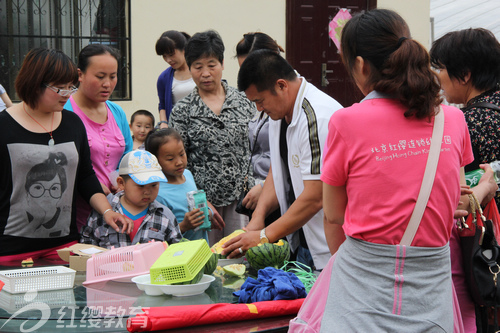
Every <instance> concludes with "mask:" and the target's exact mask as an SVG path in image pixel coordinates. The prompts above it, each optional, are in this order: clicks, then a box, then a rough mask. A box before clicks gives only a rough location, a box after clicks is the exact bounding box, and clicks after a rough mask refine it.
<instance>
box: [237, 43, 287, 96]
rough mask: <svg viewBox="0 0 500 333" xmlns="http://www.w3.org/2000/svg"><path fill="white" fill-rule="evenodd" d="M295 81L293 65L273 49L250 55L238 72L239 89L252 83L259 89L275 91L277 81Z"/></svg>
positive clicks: (242, 89) (243, 88) (245, 87)
mask: <svg viewBox="0 0 500 333" xmlns="http://www.w3.org/2000/svg"><path fill="white" fill-rule="evenodd" d="M279 79H284V80H287V81H293V80H296V79H297V74H296V73H295V70H294V69H293V67H292V66H290V64H289V63H288V62H287V61H286V60H285V59H284V58H283V57H282V56H280V55H279V54H277V53H276V52H275V51H271V50H257V51H254V52H252V53H250V54H249V55H248V57H247V58H246V59H245V61H244V62H243V64H242V65H241V68H240V71H239V73H238V89H239V90H240V91H245V90H247V89H248V87H250V86H251V85H252V84H253V85H255V87H256V88H257V91H259V92H260V91H264V90H269V91H270V92H271V93H273V94H274V93H275V92H276V91H275V89H274V87H275V85H276V81H278V80H279Z"/></svg>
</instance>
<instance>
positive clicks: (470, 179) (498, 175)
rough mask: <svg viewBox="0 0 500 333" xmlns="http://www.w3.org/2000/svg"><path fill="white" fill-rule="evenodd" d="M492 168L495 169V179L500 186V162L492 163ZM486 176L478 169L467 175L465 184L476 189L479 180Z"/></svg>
mask: <svg viewBox="0 0 500 333" xmlns="http://www.w3.org/2000/svg"><path fill="white" fill-rule="evenodd" d="M490 166H491V168H492V169H493V175H494V177H495V181H496V182H497V184H500V161H494V162H491V163H490ZM483 174H484V170H483V169H477V170H473V171H469V172H466V173H465V182H466V183H467V185H469V186H470V187H474V186H476V185H477V184H478V183H479V179H481V176H482V175H483Z"/></svg>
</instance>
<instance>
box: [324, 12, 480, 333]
mask: <svg viewBox="0 0 500 333" xmlns="http://www.w3.org/2000/svg"><path fill="white" fill-rule="evenodd" d="M341 52H342V60H343V62H344V65H345V67H346V69H347V71H348V72H349V73H350V74H351V76H352V77H353V79H354V81H355V82H356V84H357V86H358V88H359V89H360V90H361V92H362V93H363V94H364V95H365V96H366V97H365V98H364V99H363V100H362V101H361V102H360V103H358V104H354V105H352V106H351V107H348V108H345V109H342V110H338V111H336V112H335V113H334V114H333V116H332V118H331V120H330V123H329V127H328V128H329V133H328V138H327V141H326V144H325V147H326V148H325V153H324V162H323V170H322V175H321V180H322V181H323V182H324V186H323V209H324V213H325V233H326V238H327V241H328V243H329V246H330V250H331V251H332V253H334V252H336V256H335V260H334V261H333V264H332V265H331V266H330V267H331V268H330V270H328V269H326V270H325V271H323V274H330V275H331V276H330V279H331V283H330V289H329V297H328V300H327V303H326V305H327V306H326V307H325V315H324V316H323V321H322V325H323V327H328V330H329V331H330V332H352V331H360V332H380V331H393V332H431V331H432V332H434V331H440V332H441V331H442V332H452V331H453V330H454V310H453V291H452V290H453V289H452V282H451V267H450V248H449V246H448V241H449V238H450V233H451V229H452V225H453V215H454V212H455V210H456V208H457V206H458V204H459V200H460V194H461V191H460V184H461V183H462V182H463V183H464V184H465V179H464V171H463V167H464V166H465V165H466V164H468V163H470V162H471V161H472V159H473V156H472V149H471V145H470V138H469V132H468V130H467V124H466V123H465V119H464V117H463V114H462V112H461V111H460V110H458V109H456V108H454V107H451V106H444V105H443V106H440V103H441V98H440V96H439V90H440V87H439V84H438V80H437V77H436V75H435V74H434V73H433V72H432V70H431V67H430V58H429V55H428V53H427V51H426V50H425V48H424V47H423V46H422V45H421V44H420V43H418V42H417V41H416V40H413V39H412V37H411V35H410V31H409V29H408V26H407V24H406V22H405V21H404V20H403V18H401V16H400V15H398V14H397V13H395V12H393V11H390V10H384V9H375V10H372V11H368V12H365V13H360V14H358V15H355V16H354V17H353V18H352V19H351V20H350V21H349V22H347V24H346V25H345V27H344V29H343V31H342V38H341ZM439 113H441V115H443V116H444V135H443V137H442V144H441V151H440V156H439V160H438V165H437V171H436V176H435V179H434V182H433V186H432V191H431V193H430V196H429V200H428V203H427V206H426V208H425V210H424V213H423V217H422V219H421V221H420V225H419V227H418V229H417V232H416V235H415V237H414V239H413V241H412V242H411V246H408V245H402V244H400V242H401V239H402V236H403V234H404V232H405V230H406V227H407V225H408V222H409V220H410V216H411V215H412V212H413V210H414V207H415V203H416V201H417V197H418V194H419V191H420V186H421V183H422V179H423V175H424V170H425V168H426V162H427V159H428V156H429V148H430V141H431V137H432V132H433V126H434V119H435V116H436V115H438V114H439ZM441 115H439V116H441ZM440 139H441V138H440ZM340 228H342V229H340ZM339 230H340V231H341V232H339ZM343 234H345V236H346V240H345V241H344V242H342V236H343ZM340 243H341V245H340ZM337 249H338V250H337ZM403 269H404V275H403ZM327 312H328V314H326V313H327Z"/></svg>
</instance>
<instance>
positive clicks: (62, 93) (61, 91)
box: [45, 84, 78, 97]
mask: <svg viewBox="0 0 500 333" xmlns="http://www.w3.org/2000/svg"><path fill="white" fill-rule="evenodd" d="M45 86H46V87H47V88H49V89H50V90H52V91H53V92H55V93H56V94H59V95H60V96H62V97H66V96H71V95H73V94H74V93H76V92H77V91H78V88H76V87H72V88H71V89H70V90H65V89H59V88H56V87H52V86H49V85H48V84H46V85H45Z"/></svg>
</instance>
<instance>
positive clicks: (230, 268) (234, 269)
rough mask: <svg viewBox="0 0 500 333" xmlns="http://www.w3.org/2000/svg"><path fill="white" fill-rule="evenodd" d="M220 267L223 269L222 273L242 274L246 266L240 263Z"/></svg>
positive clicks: (230, 274)
mask: <svg viewBox="0 0 500 333" xmlns="http://www.w3.org/2000/svg"><path fill="white" fill-rule="evenodd" d="M222 269H223V270H224V274H226V275H229V276H242V275H243V274H245V271H246V270H247V268H246V266H245V265H242V264H233V265H226V266H224V267H222Z"/></svg>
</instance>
